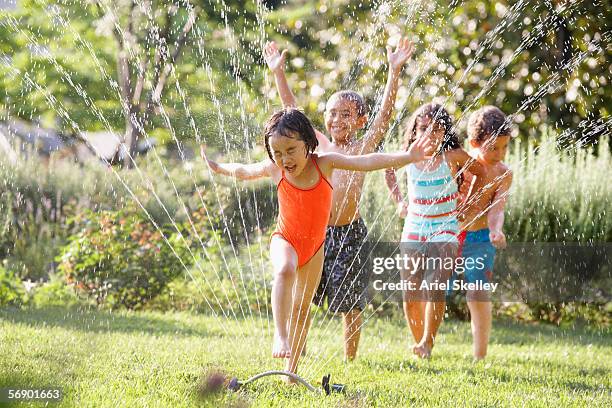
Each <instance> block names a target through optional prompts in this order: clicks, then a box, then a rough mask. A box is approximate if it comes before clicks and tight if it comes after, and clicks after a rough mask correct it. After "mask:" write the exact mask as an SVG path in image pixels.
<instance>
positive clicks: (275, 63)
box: [263, 41, 287, 72]
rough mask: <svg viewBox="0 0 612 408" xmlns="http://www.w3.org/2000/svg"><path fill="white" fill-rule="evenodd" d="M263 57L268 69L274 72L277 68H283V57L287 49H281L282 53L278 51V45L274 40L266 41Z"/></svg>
mask: <svg viewBox="0 0 612 408" xmlns="http://www.w3.org/2000/svg"><path fill="white" fill-rule="evenodd" d="M263 55H264V59H265V60H266V64H268V67H269V68H270V71H272V72H276V71H278V70H284V69H285V57H286V56H287V50H283V52H282V53H280V52H278V47H277V46H276V43H275V42H274V41H268V42H267V43H266V45H265V47H264V53H263Z"/></svg>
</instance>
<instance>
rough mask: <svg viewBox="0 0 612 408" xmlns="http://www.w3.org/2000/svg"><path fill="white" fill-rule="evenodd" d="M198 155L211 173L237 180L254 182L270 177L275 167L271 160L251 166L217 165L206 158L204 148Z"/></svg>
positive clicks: (237, 164) (236, 164)
mask: <svg viewBox="0 0 612 408" xmlns="http://www.w3.org/2000/svg"><path fill="white" fill-rule="evenodd" d="M200 154H201V155H202V158H203V159H204V161H205V162H206V163H207V164H208V167H209V168H210V169H211V170H212V171H213V172H215V173H217V174H222V175H224V176H230V177H235V178H237V179H239V180H255V179H258V178H262V177H270V176H271V175H272V169H273V167H274V166H275V164H274V163H273V162H272V161H271V160H264V161H261V162H259V163H253V164H242V163H217V162H215V161H213V160H211V159H209V158H208V157H207V156H206V151H205V149H204V146H202V147H201V148H200Z"/></svg>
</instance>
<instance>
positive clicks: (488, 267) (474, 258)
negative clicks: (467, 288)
mask: <svg viewBox="0 0 612 408" xmlns="http://www.w3.org/2000/svg"><path fill="white" fill-rule="evenodd" d="M458 238H459V257H460V258H463V259H462V261H458V262H457V263H456V267H455V272H454V273H453V277H452V278H451V288H452V283H453V281H454V280H455V279H457V278H462V279H463V281H464V282H466V283H479V284H482V283H489V282H491V280H492V279H493V264H494V262H495V252H496V250H495V247H494V246H493V244H491V241H490V239H489V229H488V228H483V229H481V230H478V231H462V232H461V233H460V234H459V237H458ZM450 291H452V290H449V292H450Z"/></svg>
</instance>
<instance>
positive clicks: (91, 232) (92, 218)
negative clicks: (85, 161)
mask: <svg viewBox="0 0 612 408" xmlns="http://www.w3.org/2000/svg"><path fill="white" fill-rule="evenodd" d="M75 222H76V223H78V225H80V226H81V230H80V231H79V232H78V233H77V234H75V235H73V236H71V237H70V239H69V243H68V244H67V245H66V246H65V247H64V248H63V250H62V253H61V255H60V256H59V257H58V260H59V261H60V262H61V263H60V265H59V270H60V272H62V273H63V274H65V276H66V279H67V281H68V283H73V284H74V285H75V287H76V288H77V290H78V291H80V292H83V293H86V294H88V295H89V296H92V297H93V298H94V299H95V300H96V301H97V302H98V304H106V305H108V306H110V307H118V306H125V307H127V308H131V309H134V308H140V307H142V306H143V305H144V304H145V303H147V302H148V301H149V300H150V299H152V298H154V297H155V296H156V295H157V294H159V293H160V292H161V291H162V289H163V288H164V286H165V285H166V284H167V283H168V282H169V281H171V280H172V279H173V278H174V277H176V276H177V275H178V274H179V273H180V272H181V271H182V270H183V269H184V266H183V264H181V261H182V262H183V263H185V264H186V265H185V266H187V265H188V264H189V260H190V255H189V254H188V246H189V242H188V241H187V240H186V239H183V235H182V234H181V233H180V232H178V233H177V232H174V233H172V231H171V230H170V229H169V228H162V229H161V230H159V229H157V228H156V227H155V226H154V225H153V223H152V222H150V221H149V220H147V219H145V218H143V216H142V215H141V213H140V212H138V211H136V210H135V209H133V208H126V209H123V210H119V211H101V212H99V213H94V212H92V211H86V212H85V213H84V214H83V215H82V216H79V217H78V218H77V219H75ZM164 237H166V239H167V240H168V242H166V239H165V238H164ZM170 246H171V247H172V248H171V247H170ZM173 250H174V251H175V252H176V255H175V253H174V252H173Z"/></svg>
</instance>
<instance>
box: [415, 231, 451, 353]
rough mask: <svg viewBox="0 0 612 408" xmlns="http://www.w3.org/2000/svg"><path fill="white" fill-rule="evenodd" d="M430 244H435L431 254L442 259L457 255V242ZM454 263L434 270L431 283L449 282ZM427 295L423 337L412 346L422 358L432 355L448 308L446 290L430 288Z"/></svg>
mask: <svg viewBox="0 0 612 408" xmlns="http://www.w3.org/2000/svg"><path fill="white" fill-rule="evenodd" d="M430 245H435V246H432V247H431V248H432V254H431V255H430V256H435V257H439V258H440V259H448V258H455V257H456V256H457V245H456V244H451V243H449V244H430ZM453 264H454V262H453V263H450V262H442V267H441V268H440V269H439V270H436V271H434V274H433V275H431V276H430V278H429V283H430V284H431V283H432V282H435V281H437V282H447V281H448V279H449V278H450V276H451V273H452V265H453ZM427 295H428V302H427V305H426V306H425V324H424V327H423V337H422V338H421V341H420V342H419V343H418V344H416V345H415V346H414V347H413V348H412V351H413V353H414V354H416V355H417V356H419V357H421V358H429V357H431V350H432V349H433V346H434V341H435V339H436V335H437V334H438V329H439V328H440V324H441V323H442V320H443V319H444V310H445V308H446V300H445V295H446V293H445V291H444V290H430V291H429V292H428V294H427Z"/></svg>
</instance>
